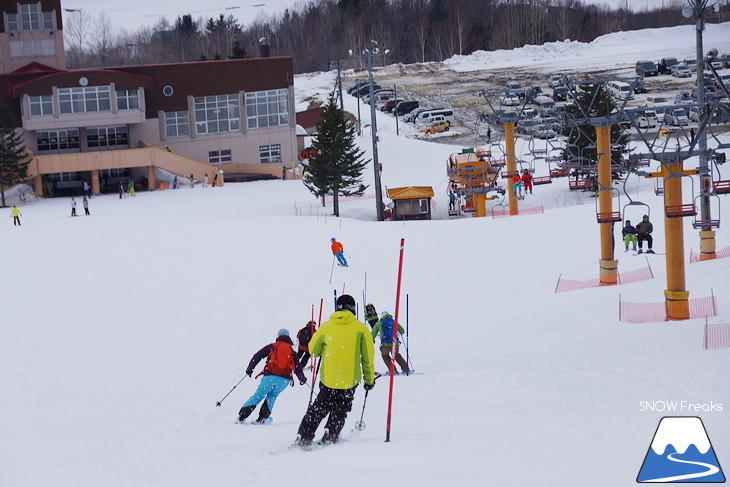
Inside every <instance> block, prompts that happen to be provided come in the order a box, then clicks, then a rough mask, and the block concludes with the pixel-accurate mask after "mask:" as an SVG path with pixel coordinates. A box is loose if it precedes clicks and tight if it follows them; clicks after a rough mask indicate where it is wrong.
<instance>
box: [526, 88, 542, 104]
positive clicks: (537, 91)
mask: <svg viewBox="0 0 730 487" xmlns="http://www.w3.org/2000/svg"><path fill="white" fill-rule="evenodd" d="M525 93H526V96H527V103H534V101H535V98H537V97H538V96H541V95H544V94H545V93H543V92H542V88H540V87H539V86H530V87H529V88H527V89H526V91H525Z"/></svg>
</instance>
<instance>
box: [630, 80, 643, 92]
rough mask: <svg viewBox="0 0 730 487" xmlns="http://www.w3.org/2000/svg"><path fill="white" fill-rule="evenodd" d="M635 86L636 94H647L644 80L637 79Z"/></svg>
mask: <svg viewBox="0 0 730 487" xmlns="http://www.w3.org/2000/svg"><path fill="white" fill-rule="evenodd" d="M633 85H634V93H646V86H644V78H636V80H635V81H634V83H633Z"/></svg>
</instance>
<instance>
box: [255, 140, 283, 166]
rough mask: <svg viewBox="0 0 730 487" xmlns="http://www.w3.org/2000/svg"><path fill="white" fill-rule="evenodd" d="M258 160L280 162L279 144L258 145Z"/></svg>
mask: <svg viewBox="0 0 730 487" xmlns="http://www.w3.org/2000/svg"><path fill="white" fill-rule="evenodd" d="M259 160H260V161H261V162H281V144H269V145H260V146H259Z"/></svg>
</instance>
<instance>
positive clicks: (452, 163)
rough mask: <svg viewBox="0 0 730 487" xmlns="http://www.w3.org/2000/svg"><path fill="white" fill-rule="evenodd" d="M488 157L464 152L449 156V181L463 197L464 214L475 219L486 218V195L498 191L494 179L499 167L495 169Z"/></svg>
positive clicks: (478, 153)
mask: <svg viewBox="0 0 730 487" xmlns="http://www.w3.org/2000/svg"><path fill="white" fill-rule="evenodd" d="M489 159H490V157H489V156H487V155H485V154H480V152H476V153H474V152H465V153H461V154H451V156H449V169H448V175H449V179H450V180H451V181H453V182H454V185H455V187H456V191H455V192H457V193H458V194H459V195H460V196H463V197H464V208H463V210H464V212H465V213H473V214H474V216H475V217H485V216H487V199H493V198H491V197H489V198H488V197H487V193H489V192H490V191H498V189H499V188H497V187H496V184H495V178H496V177H497V174H498V173H499V167H495V165H493V164H492V163H491V161H490V160H489Z"/></svg>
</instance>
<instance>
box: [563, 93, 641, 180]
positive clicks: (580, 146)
mask: <svg viewBox="0 0 730 487" xmlns="http://www.w3.org/2000/svg"><path fill="white" fill-rule="evenodd" d="M575 101H576V103H575V104H574V105H572V106H570V107H569V108H568V110H567V115H568V117H569V118H572V119H574V120H579V121H582V122H583V121H585V120H586V119H587V118H591V119H593V118H601V117H609V116H613V117H614V118H616V116H617V106H616V103H615V102H614V100H613V98H612V97H611V95H610V94H609V93H608V91H607V90H606V88H605V86H604V85H603V84H602V83H597V84H593V85H587V84H585V85H582V86H581V87H580V91H579V92H578V93H576V97H575ZM565 130H566V132H567V133H566V134H565V135H567V136H568V140H567V144H566V147H565V151H564V154H563V159H564V160H566V161H578V163H579V164H580V166H584V165H590V166H594V167H595V166H596V164H597V163H598V151H597V150H596V140H597V136H596V128H595V126H593V125H591V124H589V123H585V122H583V123H579V124H578V125H574V126H572V127H568V128H566V129H565ZM627 143H628V136H627V135H626V134H625V131H624V129H623V128H622V127H621V126H619V125H612V126H611V165H613V166H619V167H621V168H622V169H621V170H620V171H612V172H611V178H612V179H613V180H614V181H616V180H621V178H622V177H623V175H624V174H625V170H624V169H623V167H624V166H625V164H622V159H623V154H624V153H625V152H626V151H627V149H626V144H627ZM573 175H574V176H576V177H577V176H582V177H584V178H585V177H590V178H591V180H592V181H593V184H592V188H591V189H592V190H593V191H598V182H597V174H596V173H595V171H586V170H582V169H581V167H579V168H578V169H576V170H574V171H573Z"/></svg>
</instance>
